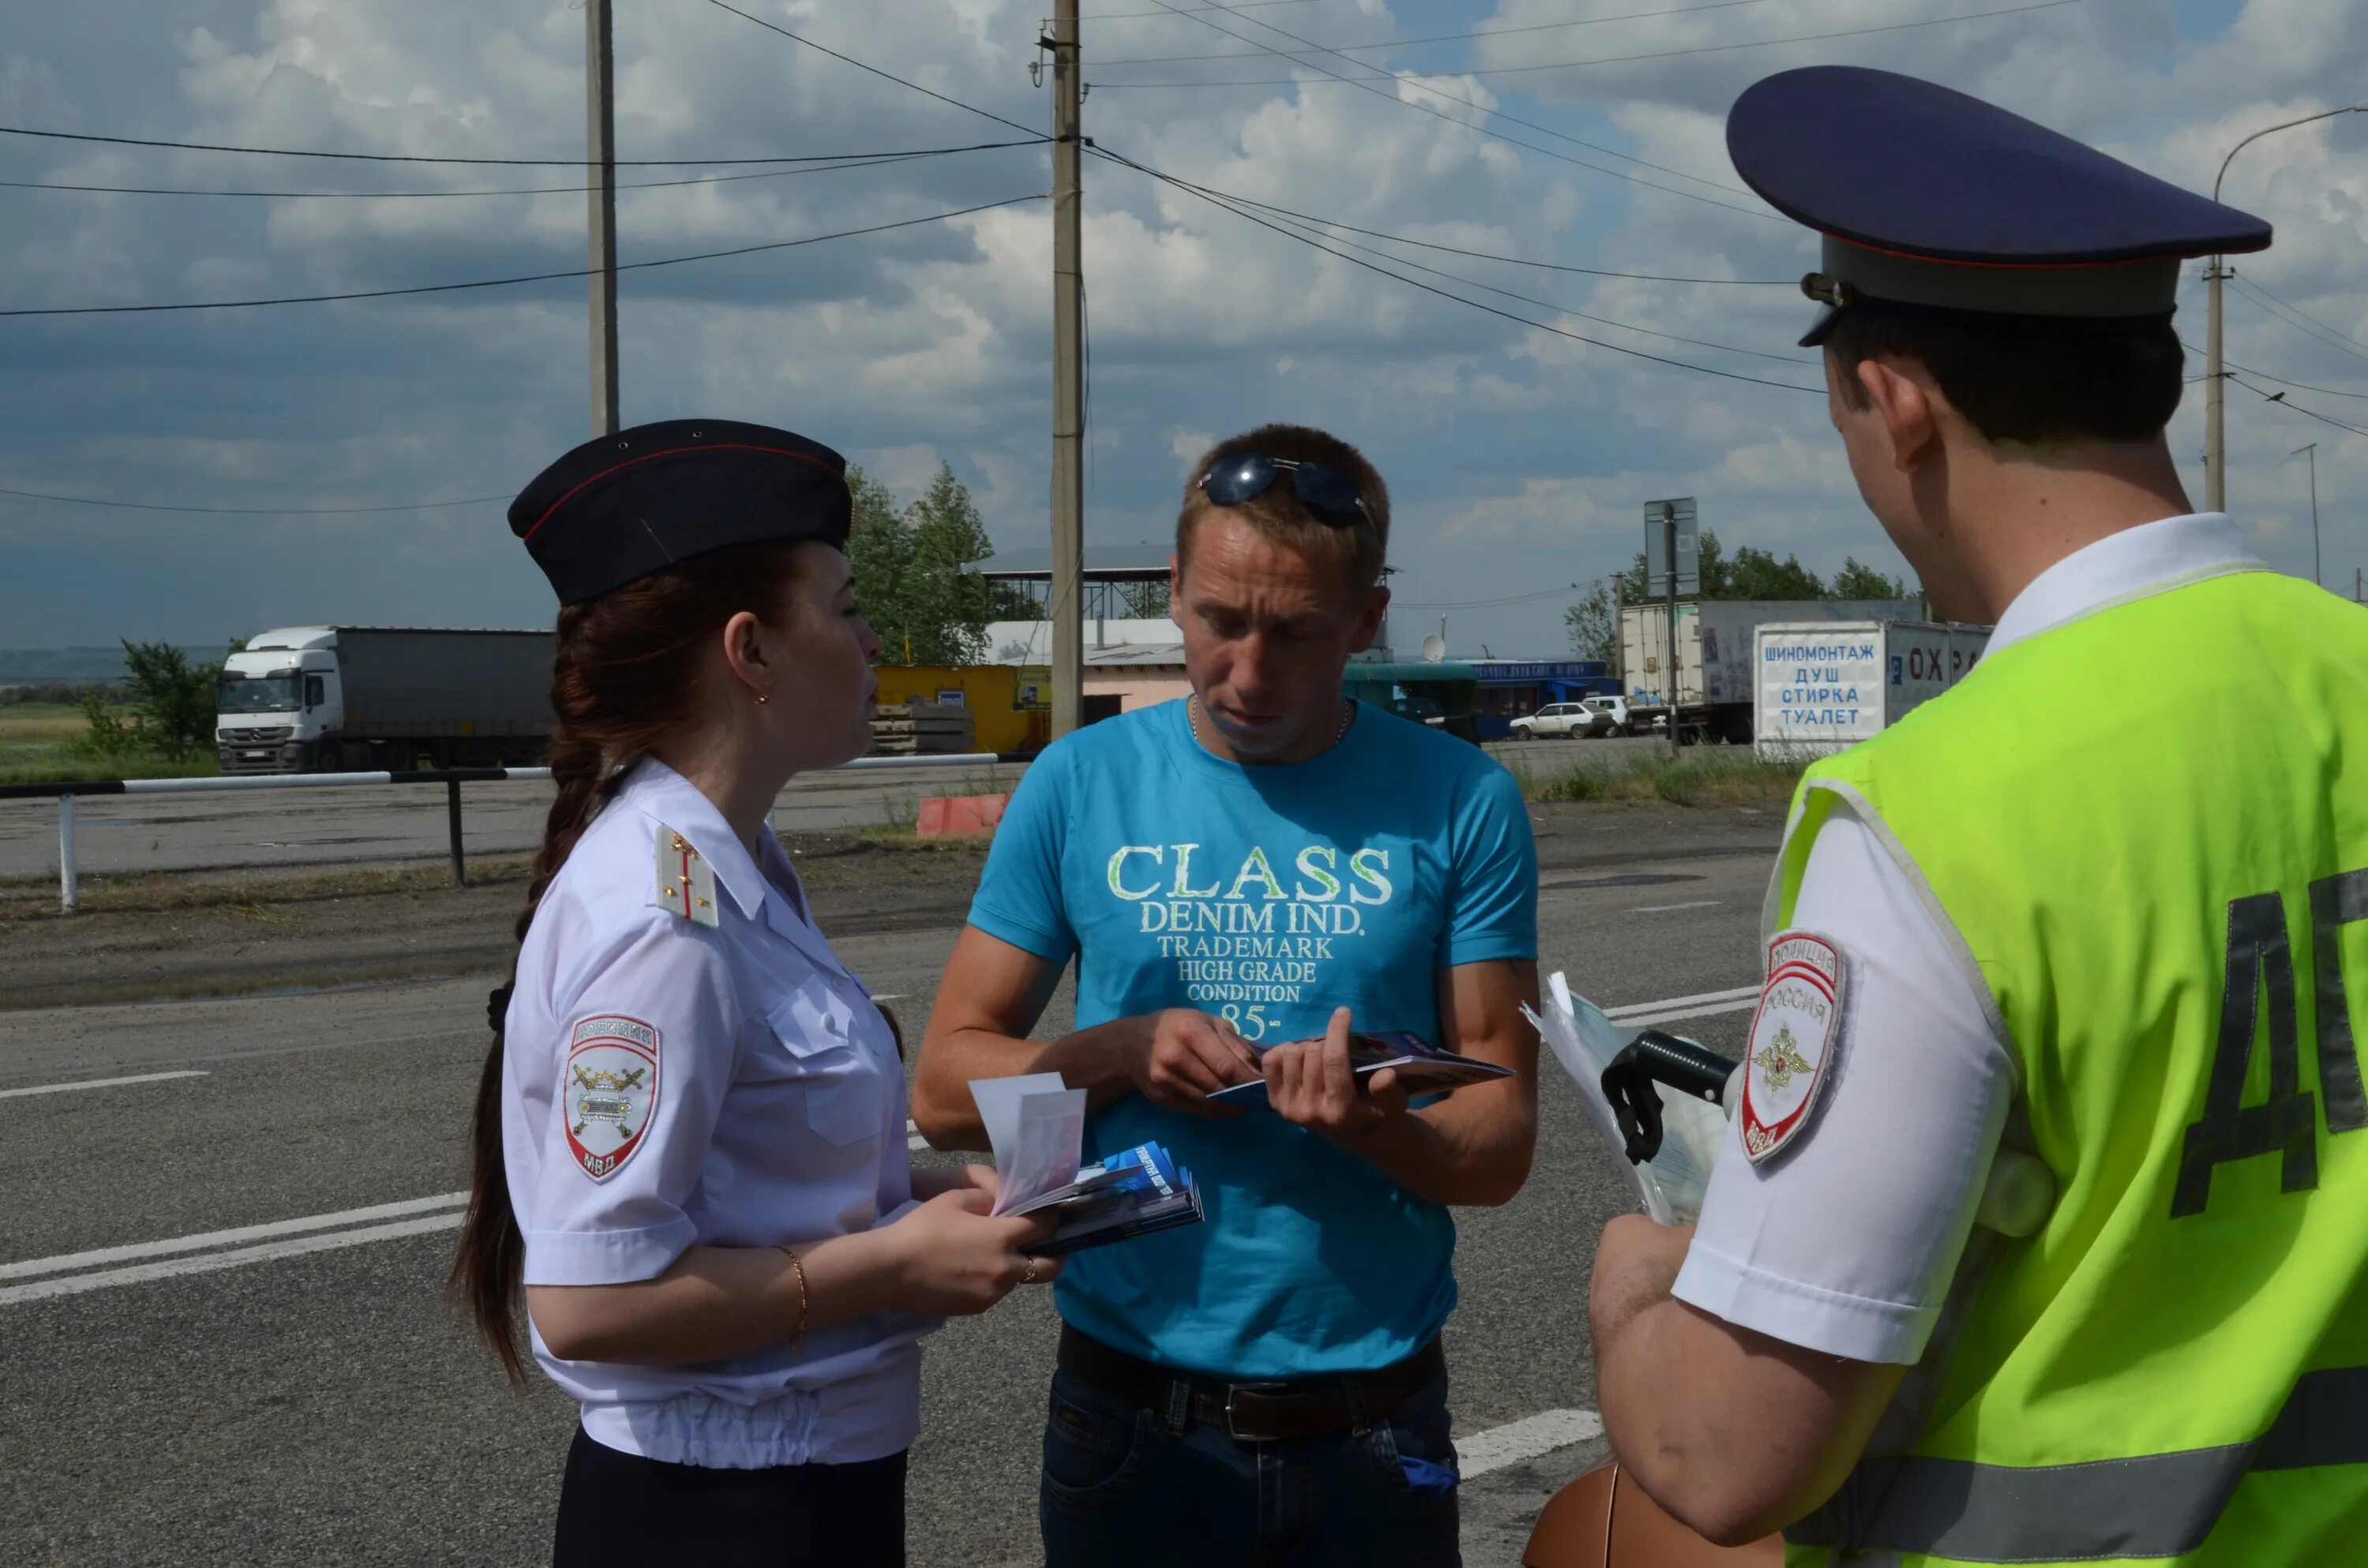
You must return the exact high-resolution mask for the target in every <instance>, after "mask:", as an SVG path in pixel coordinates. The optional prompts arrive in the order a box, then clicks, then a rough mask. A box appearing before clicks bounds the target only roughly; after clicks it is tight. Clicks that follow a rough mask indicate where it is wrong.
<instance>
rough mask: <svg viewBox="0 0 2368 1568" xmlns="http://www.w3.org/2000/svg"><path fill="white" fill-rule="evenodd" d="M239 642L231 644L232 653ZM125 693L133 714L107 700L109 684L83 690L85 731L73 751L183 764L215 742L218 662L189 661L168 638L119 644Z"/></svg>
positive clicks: (105, 758) (104, 757)
mask: <svg viewBox="0 0 2368 1568" xmlns="http://www.w3.org/2000/svg"><path fill="white" fill-rule="evenodd" d="M242 646H244V644H243V643H233V644H232V645H231V651H232V652H233V653H235V652H237V651H238V649H239V648H240V647H242ZM123 668H124V686H123V695H125V696H126V697H128V698H129V699H130V707H131V712H130V714H129V715H126V714H125V713H124V712H123V711H122V710H121V709H120V708H118V707H116V706H115V705H113V704H111V703H109V702H108V694H109V692H110V690H111V689H112V688H108V687H90V688H89V689H87V690H85V692H84V693H83V697H82V713H83V718H84V720H85V722H87V724H88V726H89V727H88V729H87V730H85V733H83V735H82V736H81V737H80V739H79V740H78V741H77V743H76V744H75V745H74V751H75V752H76V753H77V754H78V755H80V756H85V757H87V758H89V759H91V760H93V761H96V762H118V761H121V760H123V759H125V758H127V757H132V756H143V755H145V756H161V757H163V758H164V759H165V761H167V762H185V761H187V760H188V758H190V757H191V756H198V755H200V754H203V753H207V752H211V751H212V750H213V746H214V682H215V680H216V679H217V678H218V677H219V676H221V675H222V665H221V663H220V662H219V661H217V662H215V663H213V664H207V665H191V664H190V663H189V656H188V654H187V653H184V652H182V651H181V650H180V649H178V648H176V647H174V646H173V645H172V644H171V643H169V642H131V641H130V640H129V639H126V640H125V641H124V643H123Z"/></svg>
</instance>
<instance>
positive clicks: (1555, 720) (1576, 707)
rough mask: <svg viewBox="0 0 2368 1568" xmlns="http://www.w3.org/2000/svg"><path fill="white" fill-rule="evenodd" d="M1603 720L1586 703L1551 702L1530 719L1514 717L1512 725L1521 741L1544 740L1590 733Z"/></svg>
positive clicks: (1516, 736)
mask: <svg viewBox="0 0 2368 1568" xmlns="http://www.w3.org/2000/svg"><path fill="white" fill-rule="evenodd" d="M1602 722H1603V720H1602V719H1601V717H1600V715H1598V714H1597V713H1596V712H1595V711H1593V710H1590V709H1589V708H1588V706H1587V704H1586V703H1584V702H1549V703H1547V704H1546V705H1545V706H1544V707H1543V708H1541V709H1539V710H1537V711H1536V712H1534V713H1531V714H1530V715H1529V716H1527V717H1526V718H1520V719H1516V720H1514V721H1513V722H1512V724H1511V726H1510V727H1511V729H1512V732H1513V738H1514V739H1515V740H1517V741H1542V740H1546V739H1548V738H1550V737H1553V736H1557V735H1559V736H1562V737H1564V738H1565V739H1569V738H1575V737H1577V736H1579V735H1585V734H1588V733H1592V732H1593V731H1594V730H1595V728H1596V727H1597V726H1598V725H1599V724H1600V723H1602Z"/></svg>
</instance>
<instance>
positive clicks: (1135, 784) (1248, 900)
mask: <svg viewBox="0 0 2368 1568" xmlns="http://www.w3.org/2000/svg"><path fill="white" fill-rule="evenodd" d="M1388 540H1389V497H1388V492H1387V491H1386V489H1385V488H1384V487H1383V483H1382V480H1381V476H1380V475H1379V474H1377V473H1376V472H1373V469H1372V465H1371V464H1370V463H1368V462H1367V461H1366V460H1364V458H1363V457H1362V456H1361V455H1360V454H1359V453H1358V452H1357V450H1356V449H1354V448H1353V447H1350V446H1349V445H1348V444H1347V443H1345V442H1342V441H1340V440H1338V439H1336V438H1334V437H1330V436H1326V435H1324V434H1323V433H1321V432H1319V431H1315V430H1309V429H1304V428H1302V427H1299V426H1266V427H1265V428H1263V429H1258V430H1253V431H1251V432H1250V433H1249V434H1247V435H1245V436H1240V437H1235V438H1234V439H1232V440H1230V441H1226V442H1224V443H1222V444H1221V445H1219V446H1218V447H1217V448H1215V449H1213V450H1212V451H1211V452H1210V453H1209V454H1208V455H1207V456H1206V457H1204V458H1202V459H1201V461H1200V463H1199V464H1198V465H1197V466H1196V467H1195V469H1194V471H1193V473H1192V477H1191V480H1190V483H1189V484H1188V485H1187V487H1186V489H1185V494H1184V505H1183V510H1182V513H1181V515H1180V517H1178V522H1177V528H1176V560H1175V577H1174V588H1173V602H1172V611H1173V614H1174V616H1175V619H1176V621H1177V624H1178V625H1179V626H1180V627H1181V628H1182V629H1183V633H1184V652H1185V665H1186V669H1187V671H1188V673H1189V674H1190V679H1191V684H1192V695H1191V696H1190V698H1188V699H1185V700H1184V701H1181V702H1168V703H1164V704H1161V705H1159V706H1157V707H1154V708H1148V709H1143V710H1137V711H1135V712H1132V713H1127V714H1124V715H1121V717H1119V718H1116V719H1111V720H1108V721H1105V722H1102V723H1099V724H1097V725H1095V726H1093V727H1092V728H1090V729H1087V730H1084V731H1081V732H1079V733H1076V734H1075V735H1073V736H1070V737H1069V738H1067V739H1065V740H1064V741H1062V742H1061V743H1060V744H1056V745H1054V746H1053V747H1051V748H1050V749H1049V750H1047V751H1046V752H1045V753H1044V755H1043V756H1042V757H1041V758H1040V759H1038V761H1037V762H1036V763H1035V765H1034V766H1033V767H1030V769H1029V770H1028V775H1027V777H1026V778H1025V779H1024V780H1023V781H1022V782H1021V784H1020V786H1019V790H1018V792H1017V793H1016V794H1015V795H1014V796H1013V798H1012V801H1011V806H1010V809H1009V811H1008V812H1007V814H1006V815H1005V817H1004V819H1003V824H1002V826H1001V828H1000V829H999V830H998V832H997V834H996V841H995V849H994V852H993V853H992V855H990V856H989V858H988V860H987V866H986V872H985V877H984V879H983V880H982V881H981V882H980V885H979V891H978V896H977V899H976V901H975V902H974V903H973V904H972V906H971V915H970V925H969V927H968V929H966V930H965V931H964V932H963V933H962V938H961V940H960V942H959V943H958V944H957V945H956V947H955V949H954V954H953V957H952V959H951V961H950V962H949V963H948V965H947V968H946V974H945V978H944V980H943V982H942V983H940V984H939V990H938V1006H937V1011H936V1015H935V1016H934V1017H932V1018H931V1020H930V1024H929V1031H928V1040H927V1041H926V1042H925V1043H924V1044H923V1046H922V1048H921V1053H920V1061H919V1064H918V1068H917V1071H916V1079H915V1083H914V1096H913V1114H914V1118H915V1119H916V1122H917V1123H918V1124H919V1126H920V1128H921V1131H923V1132H925V1133H926V1134H928V1138H929V1141H930V1142H932V1143H934V1144H937V1145H938V1146H939V1147H941V1148H942V1147H963V1148H985V1146H986V1140H985V1131H984V1129H983V1128H982V1126H981V1125H980V1122H979V1117H978V1111H977V1108H976V1107H975V1105H974V1104H973V1101H972V1098H971V1093H970V1088H969V1085H970V1083H971V1082H972V1081H973V1079H979V1078H990V1077H1003V1076H1008V1075H1009V1074H1019V1073H1039V1072H1057V1073H1060V1074H1062V1075H1063V1076H1064V1078H1066V1080H1067V1081H1068V1083H1069V1085H1071V1086H1072V1087H1083V1088H1085V1089H1087V1091H1088V1094H1089V1104H1090V1106H1091V1108H1092V1117H1091V1120H1090V1122H1089V1124H1088V1138H1089V1141H1090V1145H1091V1152H1094V1153H1109V1152H1111V1151H1114V1150H1119V1149H1123V1148H1127V1147H1130V1146H1132V1145H1133V1144H1136V1143H1140V1142H1145V1141H1149V1140H1157V1141H1158V1142H1162V1143H1164V1144H1166V1145H1167V1148H1168V1149H1169V1150H1171V1151H1172V1152H1173V1153H1175V1155H1176V1157H1177V1159H1178V1161H1179V1162H1181V1163H1182V1164H1183V1165H1186V1166H1188V1167H1190V1169H1191V1171H1192V1172H1193V1174H1194V1176H1196V1177H1197V1178H1198V1179H1199V1182H1200V1185H1201V1197H1202V1201H1203V1204H1204V1206H1205V1209H1206V1212H1207V1221H1206V1222H1205V1223H1203V1224H1200V1225H1190V1226H1186V1227H1183V1228H1181V1229H1178V1230H1174V1231H1169V1232H1167V1233H1162V1234H1158V1235H1155V1236H1150V1237H1145V1238H1141V1239H1138V1240H1134V1241H1130V1242H1126V1243H1124V1244H1120V1245H1116V1246H1110V1247H1103V1248H1099V1249H1096V1250H1092V1251H1088V1252H1085V1253H1081V1254H1079V1255H1077V1256H1075V1257H1073V1258H1072V1259H1070V1261H1069V1264H1068V1267H1067V1269H1066V1270H1065V1271H1064V1274H1063V1276H1062V1278H1061V1282H1060V1285H1059V1286H1058V1288H1057V1296H1056V1301H1057V1302H1058V1305H1059V1308H1060V1312H1061V1316H1062V1318H1063V1320H1064V1328H1063V1332H1062V1339H1061V1351H1060V1364H1059V1369H1058V1371H1057V1372H1056V1374H1055V1376H1054V1378H1053V1396H1052V1414H1051V1420H1050V1423H1049V1425H1048V1426H1047V1428H1046V1431H1045V1437H1044V1470H1043V1476H1042V1485H1041V1489H1040V1496H1039V1517H1040V1519H1041V1522H1042V1528H1043V1534H1044V1547H1045V1556H1046V1560H1047V1562H1048V1564H1049V1565H1050V1568H1107V1565H1109V1564H1113V1563H1123V1564H1126V1565H1127V1568H1158V1565H1161V1564H1170V1563H1172V1564H1178V1565H1179V1568H1182V1565H1190V1568H1201V1565H1204V1564H1208V1563H1216V1562H1253V1561H1255V1562H1269V1563H1278V1564H1281V1563H1292V1564H1310V1565H1313V1564H1332V1563H1340V1564H1349V1563H1354V1564H1358V1565H1360V1568H1366V1565H1391V1564H1405V1565H1406V1568H1432V1565H1434V1564H1453V1563H1456V1562H1459V1561H1460V1559H1459V1557H1458V1554H1457V1546H1456V1531H1457V1517H1456V1500H1455V1484H1456V1474H1455V1468H1454V1450H1453V1449H1452V1446H1451V1445H1450V1442H1449V1437H1448V1411H1447V1371H1446V1362H1445V1359H1444V1358H1443V1357H1442V1355H1441V1353H1440V1347H1439V1334H1440V1327H1441V1325H1442V1324H1445V1322H1446V1321H1447V1315H1448V1313H1449V1312H1451V1311H1452V1310H1453V1308H1454V1306H1455V1277H1454V1274H1453V1271H1452V1267H1451V1263H1452V1256H1453V1253H1454V1249H1455V1225H1454V1221H1452V1219H1451V1218H1450V1217H1449V1215H1448V1207H1449V1206H1450V1205H1452V1204H1494V1203H1502V1202H1505V1201H1506V1200H1507V1199H1510V1198H1511V1197H1512V1196H1513V1195H1514V1193H1516V1192H1517V1191H1519V1190H1520V1186H1521V1183H1522V1181H1523V1180H1524V1179H1525V1178H1526V1177H1527V1176H1528V1174H1529V1169H1530V1156H1531V1150H1532V1148H1533V1147H1534V1144H1535V1142H1536V1136H1537V1097H1536V1080H1535V1070H1536V1065H1537V1040H1536V1037H1535V1035H1534V1034H1533V1033H1532V1032H1531V1029H1530V1028H1529V1026H1528V1024H1527V1023H1526V1021H1525V1020H1524V1019H1523V1018H1522V1017H1521V1014H1520V1006H1521V1004H1522V1003H1523V1002H1524V1001H1533V1000H1534V998H1535V996H1536V994H1537V964H1536V959H1537V950H1538V949H1537V851H1536V846H1535V845H1534V844H1533V843H1532V842H1531V835H1530V820H1529V812H1528V811H1527V808H1526V807H1525V806H1524V804H1523V802H1522V800H1521V795H1520V789H1519V788H1518V787H1517V786H1516V785H1515V783H1514V781H1513V779H1512V778H1510V777H1509V776H1508V774H1507V773H1506V772H1505V770H1504V769H1503V768H1501V767H1497V765H1496V764H1495V763H1494V762H1492V761H1490V760H1489V759H1488V757H1487V756H1485V755H1483V754H1482V753H1481V752H1480V751H1478V750H1476V749H1475V748H1474V747H1472V746H1469V745H1466V744H1463V742H1462V741H1459V740H1456V739H1454V738H1452V737H1451V736H1449V735H1446V734H1444V733H1440V732H1438V731H1435V730H1430V729H1427V728H1425V727H1424V726H1422V725H1420V724H1416V723H1410V722H1406V721H1404V720H1401V719H1397V718H1394V717H1392V716H1391V715H1389V714H1387V713H1383V712H1382V711H1380V710H1375V709H1372V708H1368V707H1363V706H1360V704H1358V703H1356V702H1353V701H1350V700H1348V699H1344V698H1343V697H1342V696H1341V695H1340V687H1341V681H1342V673H1343V671H1344V669H1345V668H1346V665H1347V663H1348V660H1349V655H1350V654H1351V653H1360V652H1362V651H1363V650H1365V649H1367V648H1369V647H1371V646H1372V643H1373V642H1374V639H1375V637H1376V636H1377V635H1378V633H1379V631H1380V628H1381V623H1382V612H1383V608H1385V607H1386V606H1387V604H1388V602H1389V593H1388V590H1386V589H1385V588H1383V587H1382V586H1381V574H1382V564H1383V553H1384V551H1385V550H1386V548H1387V545H1388ZM1072 957H1074V958H1076V960H1077V1007H1076V1032H1075V1033H1073V1034H1069V1035H1066V1036H1064V1037H1063V1038H1062V1039H1060V1040H1054V1041H1053V1042H1052V1043H1051V1044H1049V1045H1047V1044H1042V1043H1038V1042H1032V1041H1030V1040H1027V1039H1026V1038H1025V1037H1026V1035H1027V1033H1028V1031H1029V1030H1030V1028H1033V1027H1034V1026H1035V1024H1036V1021H1037V1018H1038V1017H1039V1016H1040V1014H1041V1013H1042V1010H1043V1007H1044V1005H1045V1003H1046V1001H1047V1000H1048V999H1049V997H1050V996H1051V994H1052V993H1053V988H1054V986H1055V984H1056V983H1058V982H1059V980H1060V977H1061V972H1062V970H1063V969H1064V966H1065V965H1066V964H1067V963H1068V961H1069V960H1070V959H1071V958H1072ZM1352 1023H1353V1025H1354V1027H1355V1028H1358V1029H1360V1030H1395V1029H1405V1030H1411V1031H1413V1032H1415V1033H1417V1034H1419V1035H1421V1036H1422V1037H1423V1038H1424V1039H1426V1040H1429V1041H1431V1042H1432V1043H1434V1044H1437V1045H1440V1046H1442V1047H1445V1048H1446V1049H1448V1050H1451V1051H1462V1052H1464V1053H1466V1054H1468V1055H1472V1056H1476V1057H1480V1058H1483V1059H1485V1060H1487V1061H1490V1062H1497V1063H1500V1064H1502V1065H1504V1066H1506V1067H1509V1068H1511V1069H1513V1070H1514V1071H1515V1073H1516V1074H1517V1075H1516V1076H1514V1077H1510V1078H1506V1079H1501V1080H1495V1081H1491V1082H1488V1083H1486V1084H1480V1085H1472V1086H1469V1087H1466V1088H1463V1089H1459V1090H1457V1091H1456V1092H1455V1093H1454V1094H1452V1095H1451V1096H1446V1097H1444V1098H1433V1099H1432V1100H1430V1101H1429V1102H1427V1103H1417V1104H1413V1105H1409V1103H1408V1100H1407V1096H1406V1091H1405V1090H1404V1089H1403V1088H1401V1087H1399V1086H1397V1085H1395V1084H1394V1083H1393V1082H1391V1081H1390V1077H1389V1074H1386V1073H1384V1074H1376V1075H1375V1076H1374V1077H1373V1079H1372V1081H1371V1082H1370V1084H1369V1085H1366V1087H1365V1088H1364V1089H1363V1090H1362V1091H1360V1088H1359V1086H1358V1085H1357V1083H1356V1080H1355V1078H1354V1076H1353V1074H1351V1072H1350V1070H1349V1055H1348V1050H1349V1028H1350V1026H1351V1024H1352ZM1260 1076H1263V1077H1264V1078H1265V1079H1266V1081H1267V1085H1268V1094H1269V1100H1270V1102H1271V1104H1272V1106H1273V1112H1271V1113H1269V1112H1268V1111H1250V1112H1239V1111H1235V1110H1234V1109H1232V1108H1227V1107H1223V1106H1215V1105H1212V1104H1211V1103H1210V1102H1209V1100H1208V1099H1207V1097H1206V1096H1208V1095H1209V1093H1211V1092H1212V1091H1213V1090H1216V1089H1219V1088H1222V1087H1224V1086H1225V1085H1231V1084H1239V1083H1247V1082H1249V1081H1251V1080H1253V1079H1256V1078H1258V1077H1260Z"/></svg>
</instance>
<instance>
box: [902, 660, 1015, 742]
mask: <svg viewBox="0 0 2368 1568" xmlns="http://www.w3.org/2000/svg"><path fill="white" fill-rule="evenodd" d="M871 673H872V674H873V675H875V676H878V677H879V678H880V706H881V707H882V708H901V707H903V706H904V705H905V703H907V702H939V703H950V704H952V705H955V706H958V707H962V708H967V709H969V710H970V711H971V714H972V717H973V718H974V719H975V720H976V721H977V724H978V749H979V750H981V751H991V752H995V753H996V754H998V755H1007V754H1009V753H1011V752H1019V751H1030V750H1033V749H1035V748H1036V747H1038V746H1041V745H1042V744H1044V738H1045V729H1046V724H1045V720H1044V718H1042V717H1039V716H1038V715H1039V711H1040V710H1044V711H1047V712H1049V703H1048V701H1047V699H1046V698H1045V691H1046V689H1047V687H1046V682H1045V681H1044V679H1043V677H1042V673H1041V672H1038V671H1032V670H1022V669H1020V668H1019V667H1017V666H1016V665H875V666H874V667H873V669H872V672H871Z"/></svg>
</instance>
